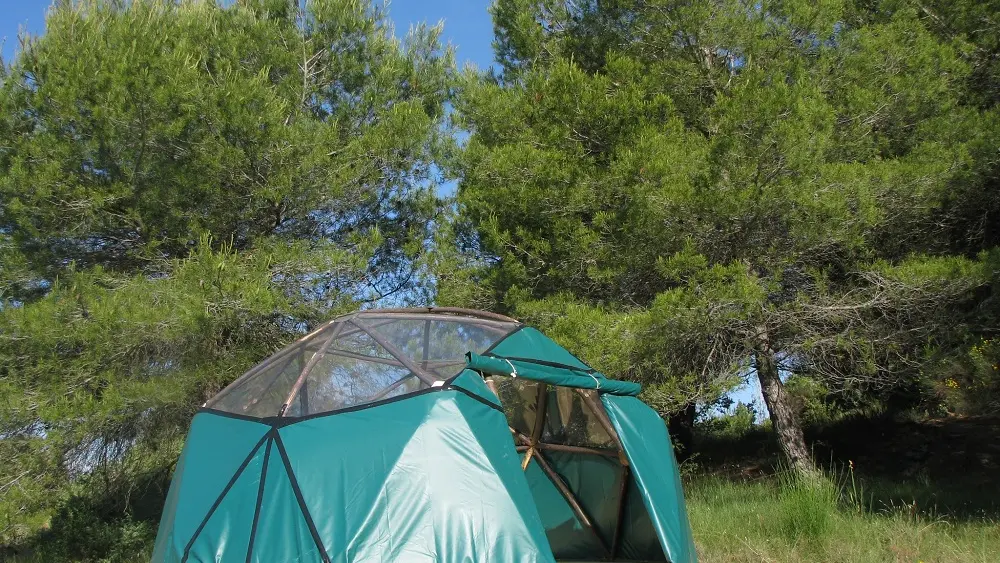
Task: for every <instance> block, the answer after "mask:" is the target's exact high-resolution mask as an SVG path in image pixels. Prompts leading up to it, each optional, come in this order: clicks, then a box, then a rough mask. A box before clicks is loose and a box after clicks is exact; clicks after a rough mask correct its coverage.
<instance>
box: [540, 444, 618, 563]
mask: <svg viewBox="0 0 1000 563" xmlns="http://www.w3.org/2000/svg"><path fill="white" fill-rule="evenodd" d="M529 454H530V455H531V457H533V458H534V459H535V461H536V462H538V467H540V468H541V470H542V471H543V472H545V475H546V476H548V478H549V480H550V481H552V484H553V485H555V486H556V489H558V490H559V493H560V494H562V496H563V498H565V499H566V504H568V505H569V507H570V508H571V509H572V510H573V513H574V514H575V515H576V517H577V519H579V520H580V523H581V524H583V526H584V527H585V528H587V529H588V530H590V533H591V534H593V536H594V539H595V540H597V543H598V544H600V546H601V547H602V548H603V549H604V552H605V553H606V554H607V555H608V556H609V557H610V555H611V550H610V549H608V546H607V544H605V543H604V540H603V539H601V535H600V534H598V533H597V530H596V529H595V528H594V524H593V523H592V522H591V520H590V516H588V515H587V512H586V511H584V510H583V507H582V506H580V503H579V501H577V500H576V497H575V496H573V491H571V490H569V487H568V486H567V485H566V482H565V481H563V479H562V477H560V476H559V474H558V473H556V471H555V469H553V468H552V466H551V465H549V462H548V460H546V459H545V456H544V455H542V453H541V452H539V451H535V450H531V451H530V452H529Z"/></svg>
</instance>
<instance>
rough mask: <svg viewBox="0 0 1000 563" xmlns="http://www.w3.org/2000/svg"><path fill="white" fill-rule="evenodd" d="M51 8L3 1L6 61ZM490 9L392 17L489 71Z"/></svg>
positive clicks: (412, 10) (482, 1)
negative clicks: (440, 28)
mask: <svg viewBox="0 0 1000 563" xmlns="http://www.w3.org/2000/svg"><path fill="white" fill-rule="evenodd" d="M50 4H51V1H50V0H0V41H3V51H2V52H3V58H4V60H5V61H7V60H10V57H11V56H13V55H14V53H15V52H16V51H17V47H18V43H17V34H18V30H19V29H21V28H23V29H26V30H27V31H28V32H29V33H32V34H39V33H42V32H43V31H44V29H45V12H46V10H47V8H48V6H49V5H50ZM488 6H489V0H392V1H391V3H390V4H389V16H390V17H391V18H392V20H393V22H395V25H396V34H397V35H404V34H405V33H406V30H407V29H409V27H410V25H412V24H417V23H420V22H427V23H430V24H436V23H438V22H441V21H443V22H444V40H445V41H446V42H450V43H451V44H452V45H453V46H454V47H455V50H456V58H457V60H458V62H459V65H460V66H464V65H465V64H467V63H472V64H475V65H476V66H478V67H479V68H486V67H488V66H490V65H491V64H493V46H492V39H493V24H492V22H491V21H490V15H489V12H488V11H487V8H488ZM448 187H449V188H450V187H451V186H448ZM754 379H755V378H751V380H754ZM731 396H732V398H733V399H734V400H736V401H739V402H744V403H754V404H755V407H756V408H757V409H758V412H760V413H766V410H765V409H764V406H763V400H762V398H761V397H760V390H759V387H758V386H757V385H756V381H754V384H752V385H744V386H743V387H741V388H739V389H737V390H736V391H734V392H733V393H732V395H731Z"/></svg>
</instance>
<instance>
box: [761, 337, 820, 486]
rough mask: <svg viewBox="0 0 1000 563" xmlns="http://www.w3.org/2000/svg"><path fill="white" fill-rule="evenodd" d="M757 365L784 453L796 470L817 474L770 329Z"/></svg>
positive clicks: (806, 473)
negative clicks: (785, 381)
mask: <svg viewBox="0 0 1000 563" xmlns="http://www.w3.org/2000/svg"><path fill="white" fill-rule="evenodd" d="M754 368H755V369H756V371H757V380H758V381H760V391H761V394H762V395H763V396H764V403H765V404H766V405H767V410H768V412H769V413H770V415H771V424H772V425H773V426H774V432H775V434H777V436H778V444H779V445H780V446H781V451H782V453H784V454H785V458H786V459H787V460H788V463H789V465H791V467H792V469H793V470H795V472H796V473H798V474H800V475H803V476H811V475H814V474H815V473H816V465H815V464H814V463H813V459H812V454H810V453H809V448H807V447H806V440H805V437H804V436H803V433H802V425H801V424H800V423H799V417H798V415H797V414H796V413H795V408H794V407H793V406H792V404H791V401H789V399H788V393H787V392H786V391H785V385H784V383H782V382H781V376H780V375H779V373H778V363H777V361H776V360H775V357H774V350H773V349H772V348H771V346H770V345H769V343H768V342H767V336H766V333H765V334H764V336H763V337H762V339H761V346H760V347H759V348H758V350H757V353H756V354H755V357H754Z"/></svg>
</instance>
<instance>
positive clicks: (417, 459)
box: [153, 308, 695, 563]
mask: <svg viewBox="0 0 1000 563" xmlns="http://www.w3.org/2000/svg"><path fill="white" fill-rule="evenodd" d="M638 392H639V386H638V385H637V384H634V383H629V382H623V381H615V380H611V379H608V378H607V377H605V376H604V375H602V374H600V373H599V372H597V371H595V370H593V369H591V368H590V367H589V366H587V365H586V364H584V363H583V362H581V361H580V360H579V359H577V358H576V357H575V356H573V355H572V354H570V353H569V352H568V351H566V350H565V349H563V348H562V347H560V346H559V345H557V344H556V343H555V342H553V341H552V340H550V339H548V338H547V337H546V336H544V335H543V334H542V333H540V332H538V331H537V330H535V329H533V328H530V327H526V326H524V325H522V324H520V323H518V322H516V321H515V320H513V319H510V318H507V317H504V316H501V315H495V314H491V313H484V312H477V311H468V310H462V309H450V308H436V309H435V308H429V309H395V310H375V311H363V312H358V313H354V314H351V315H346V316H344V317H339V318H337V319H334V320H333V321H331V322H329V323H327V324H324V325H323V326H321V327H319V328H318V329H317V330H315V331H313V332H312V333H310V334H308V335H306V336H305V337H303V338H302V339H300V340H299V341H297V342H295V343H293V344H292V345H290V346H288V347H287V348H285V349H283V350H281V351H279V352H278V353H276V354H274V355H273V356H271V357H270V358H268V359H267V360H265V361H264V362H262V363H261V364H260V365H258V366H256V367H254V368H253V369H251V370H250V371H248V372H247V373H246V374H244V375H243V376H241V377H240V378H238V379H237V380H236V381H234V382H233V383H232V384H231V385H229V386H228V387H227V388H226V389H224V390H223V391H222V392H220V393H219V394H218V395H217V396H216V397H214V398H213V399H211V400H210V401H208V402H207V403H206V404H205V405H204V406H203V408H202V409H201V410H200V411H199V413H198V414H197V415H196V416H195V418H194V420H193V422H192V425H191V430H190V433H189V435H188V439H187V442H186V443H185V446H184V451H183V452H182V454H181V458H180V460H179V461H178V464H177V467H176V469H175V472H174V477H173V481H172V483H171V486H170V491H169V493H168V497H167V502H166V506H165V507H164V511H163V516H162V518H161V522H160V528H159V532H158V534H157V539H156V547H155V549H154V554H153V561H155V562H171V563H173V562H182V561H192V562H193V561H216V562H229V561H233V562H236V561H239V562H251V561H253V562H282V561H289V562H291V561H295V562H341V563H348V562H351V563H353V562H361V561H382V562H396V561H399V562H453V561H454V562H458V561H462V562H467V561H468V562H471V561H477V562H478V561H489V562H513V561H517V562H553V561H570V560H572V561H671V562H688V561H694V560H695V552H694V547H693V543H692V540H691V534H690V527H689V525H688V521H687V515H686V512H685V508H684V500H683V494H682V491H681V486H680V480H679V476H678V472H677V465H676V461H675V460H674V457H673V451H672V448H671V444H670V439H669V436H668V434H667V431H666V426H665V424H664V423H663V420H662V419H661V418H660V417H659V416H658V415H657V414H656V412H654V411H653V410H652V409H650V408H649V407H648V406H646V405H645V404H643V403H642V402H641V401H640V400H639V399H638V398H636V395H637V394H638Z"/></svg>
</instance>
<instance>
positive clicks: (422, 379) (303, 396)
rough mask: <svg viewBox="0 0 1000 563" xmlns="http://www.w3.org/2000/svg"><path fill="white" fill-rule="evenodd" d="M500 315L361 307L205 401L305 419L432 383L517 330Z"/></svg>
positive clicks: (242, 410)
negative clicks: (468, 354) (468, 356)
mask: <svg viewBox="0 0 1000 563" xmlns="http://www.w3.org/2000/svg"><path fill="white" fill-rule="evenodd" d="M517 326H518V325H517V323H516V322H515V321H513V320H511V319H506V318H504V317H500V316H489V317H481V316H475V315H471V314H445V313H438V312H427V311H426V310H420V309H418V310H413V311H395V312H379V311H373V312H362V313H355V314H353V315H348V316H346V317H341V318H338V319H335V320H333V321H331V322H330V323H327V324H326V325H324V326H322V327H321V328H319V329H318V330H316V331H314V332H312V333H311V334H309V335H307V336H305V337H304V338H302V339H301V340H299V341H297V342H295V343H294V344H292V345H290V346H288V347H287V348H285V349H283V350H281V351H280V352H278V353H276V354H274V355H273V356H271V357H270V358H268V359H266V360H265V361H264V362H262V363H261V364H259V365H257V366H256V367H254V368H252V369H251V370H249V371H248V372H246V373H245V374H243V375H242V376H241V377H240V378H239V379H237V380H236V381H235V382H233V384H231V385H230V386H229V387H227V388H226V389H224V390H223V391H222V392H220V393H219V394H218V395H216V396H215V397H214V398H213V399H212V400H210V401H209V402H208V403H206V406H207V407H209V408H212V409H215V410H220V411H225V412H230V413H235V414H241V415H246V416H253V417H260V418H263V417H268V416H289V417H299V416H308V415H312V414H319V413H325V412H330V411H336V410H341V409H345V408H350V407H354V406H358V405H364V404H367V403H373V402H376V401H381V400H386V399H391V398H394V397H400V396H403V395H407V394H409V393H413V392H416V391H420V390H421V389H427V388H429V387H431V386H433V385H434V384H435V383H436V382H440V381H444V380H446V379H449V378H451V377H453V376H455V375H457V374H458V373H459V372H461V371H462V369H463V367H464V366H465V354H466V352H470V351H472V352H476V353H483V352H484V351H486V350H487V349H488V348H489V347H490V346H492V345H493V344H494V343H495V342H497V341H498V340H500V339H501V338H503V337H504V336H506V335H507V334H508V333H510V332H511V331H513V330H514V329H515V328H517Z"/></svg>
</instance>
